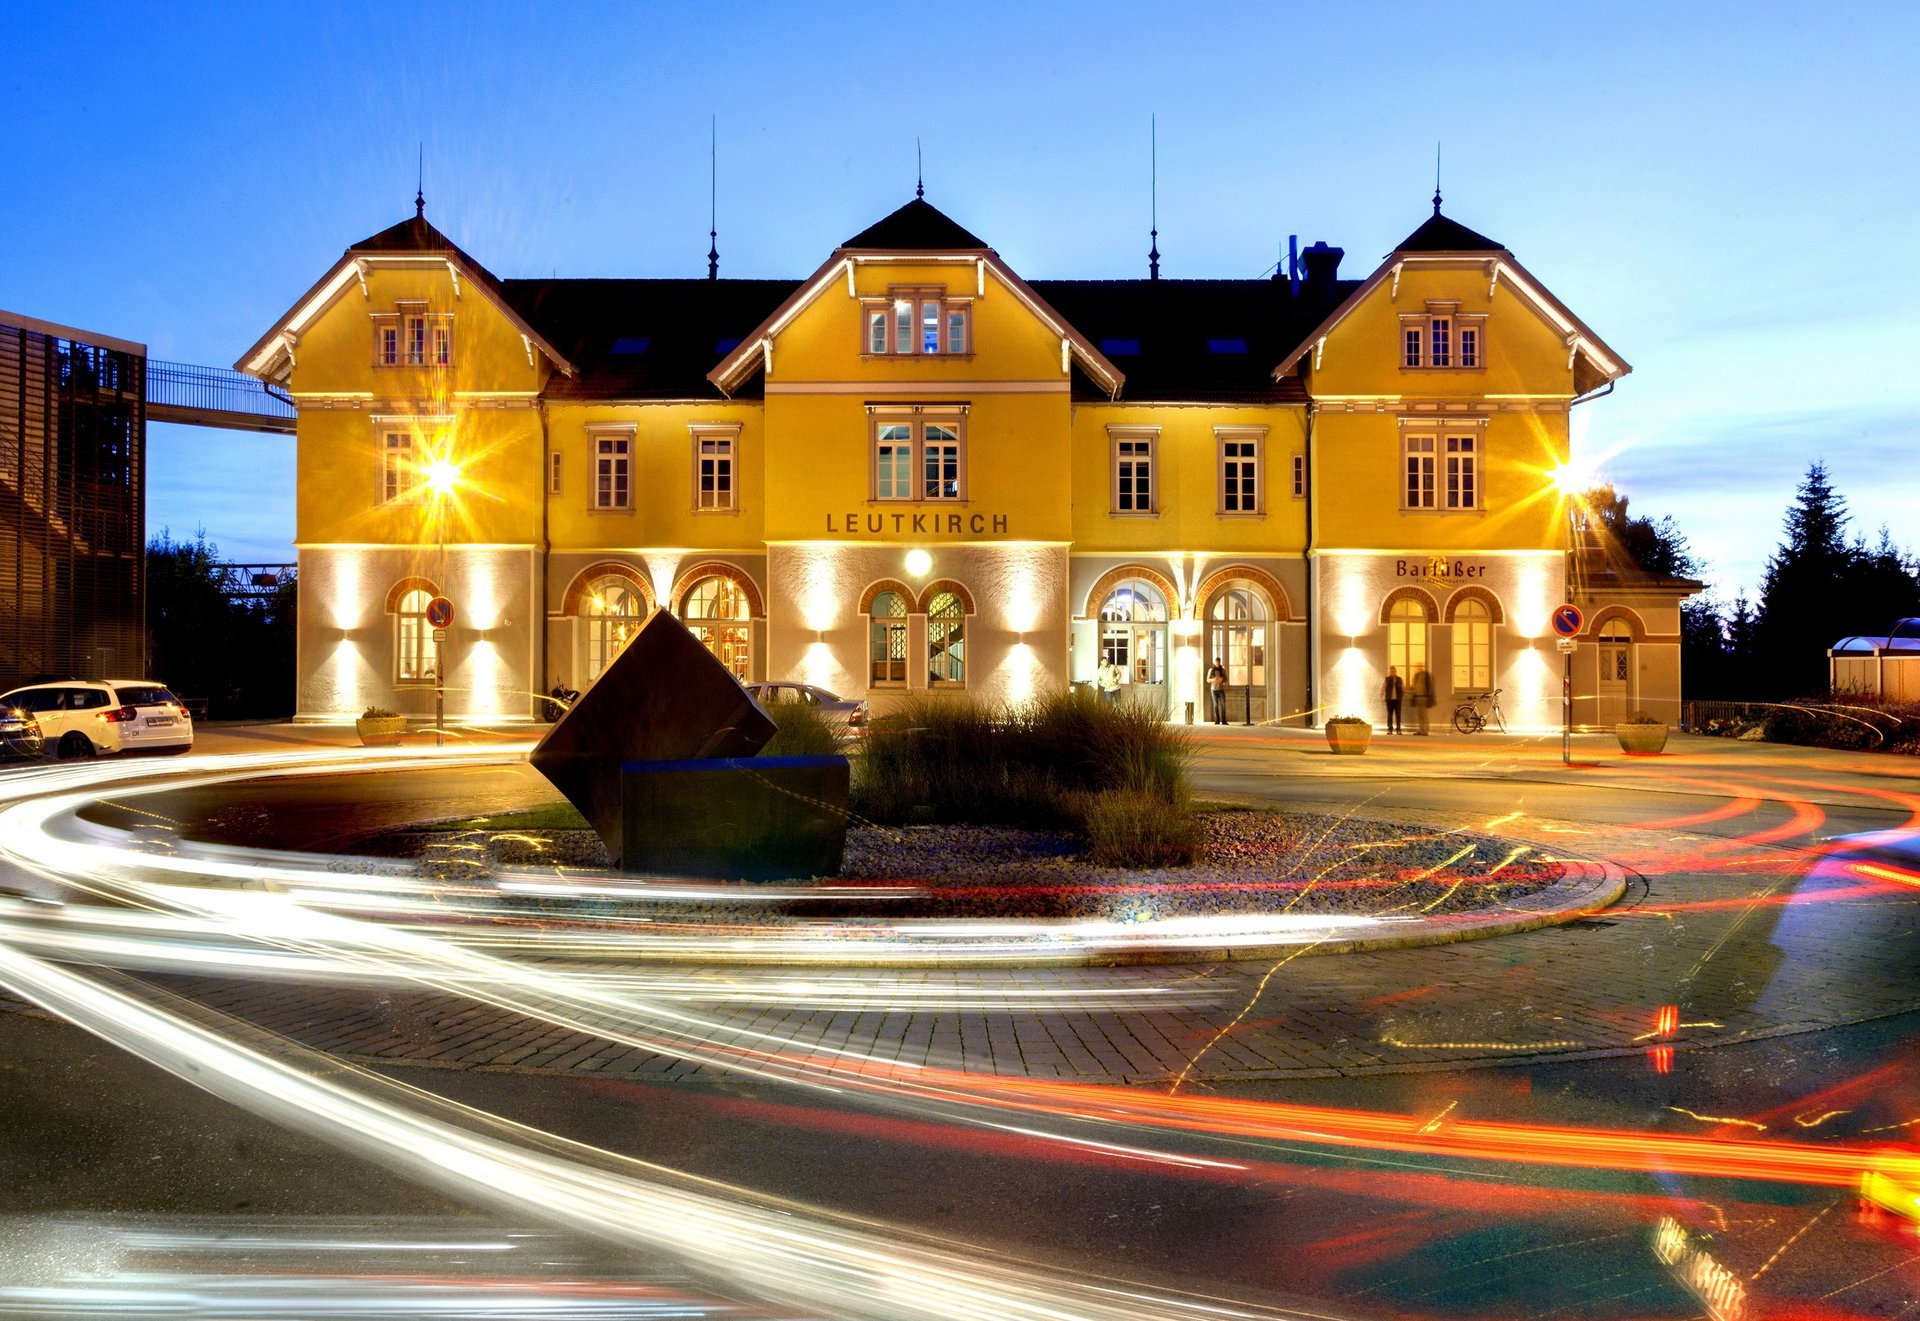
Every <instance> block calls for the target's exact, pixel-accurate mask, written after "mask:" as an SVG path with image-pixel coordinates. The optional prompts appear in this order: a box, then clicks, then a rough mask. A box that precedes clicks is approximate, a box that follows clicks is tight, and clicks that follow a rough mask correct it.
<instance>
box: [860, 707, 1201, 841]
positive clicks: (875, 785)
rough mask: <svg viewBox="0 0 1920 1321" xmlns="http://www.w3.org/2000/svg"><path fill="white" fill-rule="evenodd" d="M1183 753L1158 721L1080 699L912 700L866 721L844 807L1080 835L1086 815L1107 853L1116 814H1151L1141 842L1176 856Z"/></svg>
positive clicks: (1182, 812)
mask: <svg viewBox="0 0 1920 1321" xmlns="http://www.w3.org/2000/svg"><path fill="white" fill-rule="evenodd" d="M1191 757H1192V752H1191V749H1190V745H1189V744H1188V742H1187V739H1186V736H1185V735H1184V734H1182V733H1181V732H1179V731H1178V730H1175V729H1172V728H1170V727H1169V726H1168V725H1167V724H1166V723H1165V722H1164V721H1162V720H1160V719H1159V718H1158V717H1156V716H1154V715H1152V714H1150V713H1148V712H1144V711H1138V710H1134V709H1132V708H1128V707H1122V706H1117V705H1112V704H1108V703H1103V702H1100V701H1098V700H1097V699H1093V698H1091V697H1077V696H1073V695H1071V694H1067V693H1060V694H1054V695H1050V696H1046V697H1041V698H1037V699H1035V700H1034V701H1032V702H1028V703H1024V704H1021V705H1018V706H1014V707H1009V708H1004V709H997V708H994V707H990V706H988V705H986V704H984V703H981V702H978V701H975V700H973V699H970V698H951V699H949V698H922V699H919V700H917V701H915V702H912V703H910V704H909V705H908V706H906V707H905V708H903V709H901V710H899V711H897V712H895V713H893V714H892V715H889V716H886V717H883V718H881V719H880V720H878V721H876V722H875V723H874V726H873V730H872V732H871V733H870V734H869V735H868V736H867V738H866V739H865V740H864V745H863V746H862V748H861V749H860V752H859V755H858V757H857V758H856V760H855V763H854V777H853V799H854V802H853V805H854V810H855V811H856V812H858V813H860V814H861V815H862V816H865V817H868V818H870V819H872V820H875V821H882V822H890V823H896V824H897V823H903V822H911V821H915V820H921V819H925V820H931V821H940V822H968V823H971V824H976V825H1011V826H1031V827H1051V828H1062V829H1068V830H1074V831H1079V832H1082V833H1085V834H1086V835H1087V836H1088V837H1089V839H1090V840H1094V837H1095V827H1094V825H1093V821H1094V819H1095V817H1096V815H1097V816H1098V817H1099V819H1100V820H1101V821H1102V822H1106V823H1108V824H1107V825H1104V826H1102V827H1101V829H1103V830H1105V831H1106V832H1107V837H1108V838H1109V839H1111V840H1114V841H1116V843H1115V847H1118V846H1119V845H1118V843H1117V841H1119V840H1120V839H1121V834H1120V833H1117V832H1120V831H1121V829H1122V828H1121V827H1120V826H1119V825H1118V824H1117V821H1118V818H1119V817H1120V816H1121V815H1123V814H1124V813H1125V812H1126V811H1128V810H1132V811H1134V812H1135V813H1136V814H1137V815H1139V816H1141V817H1142V818H1145V817H1146V816H1147V815H1148V814H1149V809H1151V814H1152V817H1153V820H1152V822H1151V823H1149V824H1143V825H1142V826H1141V827H1139V832H1140V834H1141V837H1142V838H1143V839H1144V838H1149V837H1151V838H1165V839H1168V840H1171V841H1174V842H1173V843H1172V844H1171V845H1170V846H1169V849H1170V851H1171V852H1172V853H1175V854H1179V855H1180V856H1181V860H1183V861H1185V860H1191V858H1192V855H1193V848H1194V847H1195V846H1194V844H1193V843H1192V839H1193V835H1192V830H1191V827H1190V826H1188V827H1185V828H1184V830H1182V829H1175V828H1174V827H1173V826H1172V825H1171V824H1170V823H1171V822H1172V821H1173V820H1174V819H1179V820H1182V821H1184V820H1186V818H1187V812H1188V807H1187V797H1188V792H1187V773H1188V763H1189V761H1190V759H1191ZM1109 796H1111V798H1112V801H1111V802H1107V801H1104V800H1106V799H1107V798H1108V797H1109ZM1182 838H1185V839H1187V841H1188V842H1187V843H1186V844H1184V845H1182V844H1180V843H1179V842H1178V841H1179V840H1180V839H1182ZM1123 865H1149V864H1123Z"/></svg>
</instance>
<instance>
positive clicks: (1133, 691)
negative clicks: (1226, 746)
mask: <svg viewBox="0 0 1920 1321" xmlns="http://www.w3.org/2000/svg"><path fill="white" fill-rule="evenodd" d="M1100 663H1101V665H1103V666H1106V665H1112V666H1115V667H1117V668H1118V670H1119V674H1118V676H1117V677H1118V678H1119V680H1120V690H1119V691H1120V700H1121V701H1124V702H1126V703H1127V704H1128V705H1130V706H1137V707H1139V708H1141V709H1142V710H1145V711H1148V712H1150V713H1152V714H1153V715H1156V716H1163V717H1164V716H1165V715H1166V714H1167V603H1166V600H1165V598H1163V597H1162V596H1161V594H1160V592H1159V589H1157V588H1156V587H1154V586H1153V584H1152V583H1149V582H1145V581H1143V580H1141V579H1138V578H1129V579H1128V580H1127V581H1125V582H1123V583H1121V584H1120V585H1119V586H1118V587H1115V588H1114V589H1113V590H1112V591H1111V592H1109V593H1107V599H1106V600H1105V601H1103V602H1101V604H1100Z"/></svg>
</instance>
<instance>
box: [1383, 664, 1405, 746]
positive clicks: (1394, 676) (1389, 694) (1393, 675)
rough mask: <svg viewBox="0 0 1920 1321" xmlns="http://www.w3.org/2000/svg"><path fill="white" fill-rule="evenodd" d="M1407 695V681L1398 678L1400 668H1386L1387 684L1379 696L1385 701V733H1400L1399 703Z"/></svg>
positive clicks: (1392, 666) (1394, 666)
mask: <svg viewBox="0 0 1920 1321" xmlns="http://www.w3.org/2000/svg"><path fill="white" fill-rule="evenodd" d="M1406 695H1407V681H1406V680H1405V679H1402V678H1401V677H1400V667H1399V666H1397V665H1389V666H1387V682H1386V684H1385V686H1384V688H1383V690H1382V692H1381V696H1383V697H1385V698H1386V701H1387V733H1389V734H1398V733H1399V732H1400V703H1401V702H1402V701H1403V700H1404V699H1405V698H1406Z"/></svg>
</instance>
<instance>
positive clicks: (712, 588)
mask: <svg viewBox="0 0 1920 1321" xmlns="http://www.w3.org/2000/svg"><path fill="white" fill-rule="evenodd" d="M680 618H681V620H682V622H684V623H685V624H686V626H687V628H688V629H689V630H691V631H692V633H693V635H694V636H695V637H697V638H699V639H700V641H701V642H702V643H703V644H705V646H706V648H707V650H708V651H710V652H712V653H713V654H714V655H716V656H718V657H719V658H720V663H721V664H722V665H724V666H726V667H727V669H728V670H730V671H732V673H733V677H734V678H736V679H745V678H747V677H748V670H749V669H750V668H751V666H752V664H753V628H752V625H751V624H750V623H749V622H748V620H749V619H750V618H751V615H750V614H749V609H748V605H747V594H746V593H745V592H744V591H742V590H741V589H740V584H739V583H737V582H735V581H734V580H733V579H731V578H723V577H721V576H720V575H719V574H714V575H712V576H711V577H707V578H702V579H700V581H698V582H696V583H694V584H693V586H691V587H689V588H687V593H686V595H685V596H684V597H682V598H681V600H680Z"/></svg>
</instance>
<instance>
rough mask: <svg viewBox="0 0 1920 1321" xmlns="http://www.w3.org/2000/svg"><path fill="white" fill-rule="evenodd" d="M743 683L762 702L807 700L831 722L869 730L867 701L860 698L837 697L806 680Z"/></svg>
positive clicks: (855, 730) (776, 703) (853, 729)
mask: <svg viewBox="0 0 1920 1321" xmlns="http://www.w3.org/2000/svg"><path fill="white" fill-rule="evenodd" d="M743 686H744V687H745V688H746V690H747V692H748V693H749V694H750V695H751V696H752V697H753V700H754V701H756V702H758V703H760V705H761V706H779V705H780V704H781V703H783V702H805V703H807V704H808V705H811V706H817V707H819V708H820V714H821V715H823V716H825V717H826V718H827V720H828V721H829V722H830V723H832V724H837V725H842V726H844V727H845V728H846V729H847V731H848V732H849V733H853V734H862V733H865V732H866V728H867V704H866V703H865V702H863V701H861V700H860V699H859V698H856V697H836V696H834V695H833V694H832V693H830V692H828V691H827V690H826V689H824V688H815V687H814V686H813V685H812V684H805V683H750V684H745V685H743Z"/></svg>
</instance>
